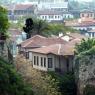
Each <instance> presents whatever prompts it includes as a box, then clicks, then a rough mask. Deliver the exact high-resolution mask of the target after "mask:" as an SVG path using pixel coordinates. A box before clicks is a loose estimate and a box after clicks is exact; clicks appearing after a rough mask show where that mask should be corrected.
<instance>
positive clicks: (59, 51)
mask: <svg viewBox="0 0 95 95" xmlns="http://www.w3.org/2000/svg"><path fill="white" fill-rule="evenodd" d="M31 51H32V52H36V53H42V54H50V53H51V54H55V55H63V56H64V55H74V47H73V46H69V45H64V44H54V45H50V46H46V47H42V48H36V49H32V50H31Z"/></svg>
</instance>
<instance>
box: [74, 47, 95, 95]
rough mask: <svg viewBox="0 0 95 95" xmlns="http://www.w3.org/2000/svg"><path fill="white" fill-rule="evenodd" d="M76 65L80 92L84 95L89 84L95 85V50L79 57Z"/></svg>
mask: <svg viewBox="0 0 95 95" xmlns="http://www.w3.org/2000/svg"><path fill="white" fill-rule="evenodd" d="M91 52H93V53H91ZM75 63H76V68H77V69H76V77H77V79H78V87H79V91H80V93H81V94H83V89H84V87H85V86H86V85H87V84H92V85H95V48H93V50H92V51H91V50H90V51H88V52H85V53H83V54H80V55H78V56H77V57H76V59H75Z"/></svg>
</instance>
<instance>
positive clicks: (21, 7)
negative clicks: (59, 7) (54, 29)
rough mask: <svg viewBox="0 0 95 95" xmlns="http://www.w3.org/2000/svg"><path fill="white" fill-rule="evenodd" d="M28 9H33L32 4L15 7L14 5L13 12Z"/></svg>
mask: <svg viewBox="0 0 95 95" xmlns="http://www.w3.org/2000/svg"><path fill="white" fill-rule="evenodd" d="M30 7H32V8H34V6H33V5H32V4H17V5H15V10H25V9H28V8H30Z"/></svg>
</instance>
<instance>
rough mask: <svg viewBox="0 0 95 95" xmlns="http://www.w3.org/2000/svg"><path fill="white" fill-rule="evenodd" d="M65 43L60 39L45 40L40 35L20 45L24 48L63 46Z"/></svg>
mask: <svg viewBox="0 0 95 95" xmlns="http://www.w3.org/2000/svg"><path fill="white" fill-rule="evenodd" d="M65 43H66V41H65V40H63V39H61V38H46V37H43V36H40V35H35V36H33V37H31V38H30V39H27V40H26V41H24V42H22V43H21V44H20V45H21V47H24V48H34V47H43V46H48V45H52V44H65Z"/></svg>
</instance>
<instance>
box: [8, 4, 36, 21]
mask: <svg viewBox="0 0 95 95" xmlns="http://www.w3.org/2000/svg"><path fill="white" fill-rule="evenodd" d="M36 7H37V6H36V5H32V4H16V5H12V6H11V5H10V6H8V17H9V19H10V20H17V19H18V18H19V17H22V16H32V15H33V14H34V13H35V10H36Z"/></svg>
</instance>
